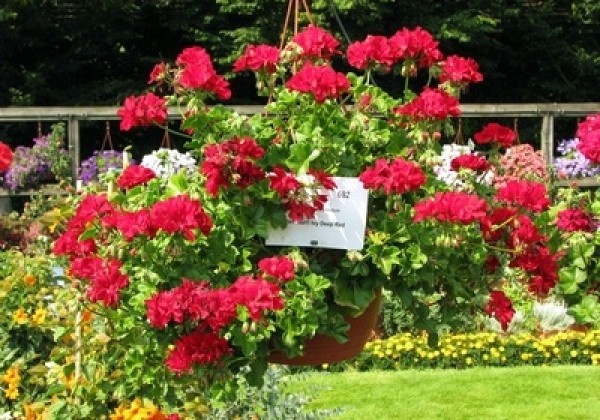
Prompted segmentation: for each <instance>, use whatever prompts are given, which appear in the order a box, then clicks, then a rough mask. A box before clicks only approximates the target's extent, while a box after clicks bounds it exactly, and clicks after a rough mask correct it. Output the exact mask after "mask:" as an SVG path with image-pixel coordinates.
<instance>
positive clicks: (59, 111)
mask: <svg viewBox="0 0 600 420" xmlns="http://www.w3.org/2000/svg"><path fill="white" fill-rule="evenodd" d="M231 108H232V109H234V110H235V111H237V112H239V113H240V114H246V115H250V114H255V113H258V112H262V107H261V106H254V105H240V106H231ZM117 109H118V107H106V106H102V107H9V108H0V123H1V122H17V121H35V122H41V121H55V122H58V121H64V122H66V124H67V145H68V150H69V153H70V155H71V158H72V165H73V174H74V175H76V174H77V169H78V168H79V163H80V159H81V148H80V146H81V143H80V142H81V138H80V122H81V121H94V120H96V121H100V120H101V121H110V120H118V119H119V117H118V116H117ZM461 111H462V118H474V117H479V118H489V119H490V120H492V119H494V118H537V119H541V132H540V147H541V150H542V154H543V156H544V158H545V159H546V162H552V159H553V155H554V140H555V139H554V136H555V134H554V128H555V120H556V119H558V118H566V117H571V118H576V117H583V116H585V115H588V114H592V113H598V112H600V103H596V102H594V103H523V104H517V103H506V104H462V105H461ZM178 115H179V114H178V112H177V110H176V109H172V110H169V117H170V118H177V116H178ZM74 178H75V176H74ZM585 183H588V184H590V185H597V184H596V181H595V180H593V181H590V180H586V181H585Z"/></svg>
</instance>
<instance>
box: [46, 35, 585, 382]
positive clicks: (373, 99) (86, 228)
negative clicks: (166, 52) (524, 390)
mask: <svg viewBox="0 0 600 420" xmlns="http://www.w3.org/2000/svg"><path fill="white" fill-rule="evenodd" d="M344 54H345V58H346V59H347V60H348V64H349V65H350V66H352V67H354V68H356V69H358V70H364V71H365V73H366V74H364V75H357V74H355V73H352V72H345V73H342V72H339V71H338V70H336V69H335V68H334V63H337V62H338V61H339V60H340V58H343V57H342V56H343V55H344ZM246 70H249V71H252V72H254V73H255V75H256V80H257V87H258V89H259V93H260V94H261V95H264V97H265V98H266V100H265V102H266V104H265V112H264V113H260V114H255V115H251V116H249V115H240V114H239V113H237V112H236V111H235V109H234V108H227V107H224V106H222V105H221V104H215V105H211V106H209V105H208V104H207V101H208V100H209V99H216V100H219V101H220V100H224V99H226V98H228V97H229V96H230V93H231V92H230V91H229V86H228V83H227V82H226V81H225V78H224V77H222V76H219V75H218V74H217V73H216V71H215V68H214V67H213V65H212V64H211V62H210V57H209V55H208V53H207V52H206V51H204V50H203V49H202V48H201V47H190V48H188V49H186V50H184V51H183V52H182V53H181V54H180V55H179V56H177V58H176V60H175V62H174V64H168V63H159V64H158V65H157V66H156V67H154V69H153V71H152V73H151V75H150V84H151V85H152V88H153V89H155V90H154V92H155V93H156V92H157V94H158V93H160V94H161V95H164V96H163V97H162V99H161V100H156V99H155V98H152V97H149V96H147V95H149V94H146V100H139V101H138V100H137V99H129V100H127V101H126V104H125V105H124V107H123V108H122V110H121V112H120V115H121V117H122V121H123V124H122V128H123V129H125V130H128V129H131V128H133V127H134V126H136V125H139V126H142V125H145V124H147V123H152V124H154V123H156V124H163V123H164V121H165V118H166V112H167V110H168V109H172V108H168V105H178V109H179V110H180V111H181V117H182V119H183V122H182V125H181V130H182V131H183V132H185V133H187V134H188V135H189V136H188V141H187V143H186V147H188V148H189V149H190V154H191V155H192V156H193V157H194V158H195V159H196V160H197V165H196V166H192V165H191V164H190V168H191V170H185V171H180V172H178V173H174V172H168V173H165V174H164V175H161V174H159V171H158V169H155V168H154V167H148V166H144V163H143V161H142V165H130V166H128V167H127V168H126V169H125V170H124V171H123V172H122V173H121V174H120V176H119V177H118V178H117V180H116V181H117V182H116V187H117V189H116V191H110V193H109V194H91V195H88V196H84V197H81V204H80V205H79V207H78V208H77V210H76V213H75V216H74V217H73V219H72V220H71V221H70V222H69V223H68V229H67V231H66V232H65V234H64V235H63V236H62V237H61V238H60V239H59V240H58V241H57V242H56V244H55V248H54V251H55V253H57V254H59V255H65V256H67V257H68V260H69V265H70V270H71V272H72V273H73V275H75V276H76V277H77V278H79V279H80V284H81V286H83V287H85V288H86V292H87V297H88V298H89V299H90V300H93V301H95V302H97V303H99V304H101V305H102V304H104V305H105V306H107V308H105V309H106V312H105V313H106V314H107V316H114V317H115V318H117V319H120V320H121V322H122V325H125V326H127V328H128V329H127V331H129V330H131V327H132V326H135V327H136V328H138V329H137V330H136V331H140V330H142V331H144V334H143V337H138V336H135V337H131V336H128V335H127V334H129V333H128V332H127V331H125V329H124V328H122V329H121V330H120V331H121V332H122V333H123V335H125V336H126V337H128V339H130V341H131V342H133V343H134V344H133V345H134V347H135V349H137V350H139V349H142V350H139V351H141V352H142V353H143V354H144V355H145V356H148V357H149V358H155V357H156V354H159V355H160V356H161V357H162V360H164V361H165V364H166V367H163V368H165V369H168V370H170V371H171V372H174V373H175V375H173V376H172V378H173V380H179V378H180V377H181V376H184V374H185V375H186V376H187V375H188V374H189V375H201V374H203V373H207V372H210V373H211V374H214V373H215V372H217V371H218V370H222V373H223V375H226V374H227V373H231V372H234V371H236V369H238V368H239V367H240V366H242V365H243V364H249V365H250V368H251V369H252V372H253V375H255V374H260V372H261V369H264V368H265V366H266V361H267V360H268V357H269V354H272V353H273V352H277V353H280V352H285V353H286V355H287V356H289V357H294V356H296V355H301V354H302V353H303V351H304V349H305V347H304V345H305V342H306V340H308V339H311V338H313V337H314V336H315V335H316V334H319V333H323V334H325V335H329V336H331V337H335V338H336V339H338V340H339V341H342V340H343V338H345V337H346V336H347V331H346V329H345V327H346V326H348V322H347V319H348V317H350V316H355V315H358V314H360V313H362V312H363V311H365V309H366V308H367V307H368V305H369V304H370V302H372V301H373V298H374V296H376V295H377V294H378V292H379V289H380V288H381V287H384V288H386V289H388V290H390V292H392V293H395V294H397V295H399V296H402V297H403V303H406V310H407V311H408V312H410V313H411V315H413V316H414V319H415V324H416V325H418V326H419V328H423V329H426V330H428V331H429V333H430V334H431V337H433V338H435V333H436V331H437V330H438V321H439V318H442V319H444V322H448V324H449V325H450V326H455V325H459V324H460V322H461V317H460V314H461V313H474V312H475V311H476V310H479V311H482V310H483V311H485V312H487V313H488V314H491V315H492V316H494V317H496V318H497V319H498V321H499V322H500V323H501V325H502V327H503V328H507V326H508V325H509V323H510V321H511V319H512V318H513V317H514V314H515V312H514V310H513V308H512V303H511V302H510V300H509V298H508V297H507V296H506V295H505V294H504V293H503V291H502V290H500V288H499V287H498V284H499V283H500V280H501V279H502V278H503V277H504V276H505V274H506V272H507V269H508V268H510V269H511V270H508V271H510V272H511V273H513V272H517V273H518V276H519V280H520V281H522V283H523V284H524V286H525V287H526V288H527V289H528V291H529V293H530V294H531V295H535V296H536V297H544V296H546V295H548V294H550V293H551V292H552V290H553V288H555V286H556V284H557V282H558V278H559V266H560V256H561V253H559V252H557V250H556V249H554V248H553V245H554V243H555V242H552V241H551V238H550V235H549V234H548V233H547V231H545V230H544V228H545V227H546V226H555V225H554V222H555V219H550V217H551V216H549V212H548V209H549V205H550V201H549V197H548V191H547V189H546V186H545V185H544V184H543V183H542V182H537V181H534V180H526V179H510V180H507V181H506V182H504V183H503V184H502V185H496V186H494V185H491V183H490V178H491V176H492V175H491V174H493V173H494V171H497V168H496V166H495V165H496V164H497V162H498V161H499V153H500V151H505V150H507V149H510V148H511V147H512V146H513V144H514V142H515V140H516V133H515V132H514V131H513V130H512V129H510V128H508V127H504V126H502V125H500V124H498V123H490V124H488V125H486V126H485V127H483V129H482V130H481V131H480V132H478V133H475V134H474V136H473V139H474V143H473V145H472V147H471V146H466V147H465V148H463V149H460V150H458V149H459V148H456V150H454V149H453V150H452V153H448V155H447V156H444V157H443V159H442V160H443V165H442V166H443V168H441V166H440V158H439V156H440V152H441V151H442V145H441V143H442V141H445V140H446V138H445V136H446V137H447V136H450V135H451V133H450V132H449V131H448V128H449V126H450V121H449V119H450V118H452V117H455V116H459V115H460V107H459V101H458V97H459V95H460V94H462V93H463V92H465V88H466V87H467V85H468V84H469V83H477V82H480V81H481V80H482V76H481V74H480V73H479V71H478V66H477V63H476V62H475V61H474V60H472V59H469V58H462V57H458V56H449V57H445V56H444V55H443V54H442V52H441V51H440V50H439V48H438V42H437V41H435V40H434V39H433V37H432V36H431V34H429V33H428V32H427V31H425V30H424V29H422V28H419V27H417V28H414V29H407V28H404V29H402V30H400V31H398V32H397V33H395V34H394V35H392V36H391V37H383V36H369V37H367V38H366V39H365V40H363V41H359V42H357V43H354V44H352V45H350V46H349V48H348V49H347V50H346V52H345V53H344V51H342V50H341V48H340V43H339V42H338V41H337V40H336V39H335V38H334V37H333V36H331V34H329V33H328V32H327V31H325V30H323V29H321V28H318V27H315V26H309V27H308V28H306V29H305V30H303V31H301V32H299V33H298V34H296V35H294V36H293V37H292V39H291V41H290V43H288V44H287V45H286V46H285V47H282V48H278V47H274V46H269V45H250V46H248V47H247V48H246V49H245V51H244V54H243V55H242V56H241V57H240V58H239V59H238V60H237V61H236V62H235V63H234V71H235V72H241V71H246ZM376 71H384V72H388V73H390V74H401V75H402V76H403V77H404V78H405V80H404V83H403V84H401V85H400V86H404V87H405V90H403V94H402V95H403V96H402V97H401V98H393V97H392V96H391V95H390V94H388V93H387V92H385V91H384V90H383V89H381V88H380V87H378V86H375V85H373V84H372V83H371V82H372V78H371V77H370V75H371V72H376ZM424 72H428V74H427V75H424V74H423V73H424ZM419 73H421V74H419ZM415 76H428V77H415ZM421 81H423V83H422V84H423V85H424V86H421V88H420V89H419V91H418V92H416V91H415V92H412V91H409V88H410V87H411V85H418V84H419V83H421ZM148 98H151V99H150V100H147V99H148ZM136 107H137V108H139V109H136ZM475 143H476V144H477V145H481V146H482V149H485V150H486V152H481V151H475V150H474V149H475ZM446 149H449V148H445V149H444V150H446ZM150 166H151V165H150ZM443 173H453V174H455V177H454V179H455V180H456V181H460V182H462V184H461V186H456V185H454V182H449V183H448V182H446V181H448V179H447V177H446V176H445V175H444V174H443ZM163 176H164V178H163ZM356 181H358V184H359V185H358V186H357V190H354V187H355V186H356V184H357V183H356ZM360 184H362V185H360ZM449 184H450V185H449ZM360 187H364V189H367V190H369V194H368V199H367V200H364V198H365V195H366V194H364V193H365V191H364V190H363V189H362V188H360ZM357 193H358V194H357ZM331 198H334V199H331ZM330 199H331V202H330V201H329V200H330ZM363 205H364V206H366V207H367V209H368V211H367V215H366V217H365V218H364V220H363V219H362V213H361V220H360V222H361V223H356V224H354V223H352V225H353V226H350V225H351V223H349V222H347V220H346V219H342V216H344V217H345V211H346V210H348V211H350V210H352V212H355V213H357V214H358V213H360V212H361V211H362V209H363ZM334 206H336V207H334ZM337 206H339V208H338V207H337ZM342 213H344V214H342ZM352 214H354V213H352ZM580 216H581V215H577V214H568V213H564V214H562V213H561V215H560V216H559V220H558V221H557V225H558V226H560V227H561V228H564V229H565V230H568V229H575V228H577V229H588V228H589V227H588V225H586V224H585V222H584V221H583V220H582V219H583V217H580ZM325 217H332V219H333V221H330V220H329V219H328V220H324V219H325ZM338 217H339V220H338V219H336V218H338ZM538 217H539V218H538ZM539 220H542V222H539ZM363 221H364V225H366V227H365V228H364V232H363V228H362V224H363V223H362V222H363ZM335 222H339V223H335ZM345 222H347V223H345ZM358 225H360V227H355V226H358ZM287 228H290V229H289V231H287V232H284V233H286V234H287V233H289V232H292V233H293V231H294V230H296V228H297V230H298V231H301V233H304V232H305V231H304V230H303V229H305V228H306V229H309V228H311V229H313V228H314V229H315V231H316V232H318V234H319V235H320V234H323V233H324V234H325V235H326V236H327V235H328V233H329V232H334V233H338V230H336V229H338V228H339V229H341V231H342V233H343V234H344V235H346V236H345V237H344V238H343V239H340V240H339V242H340V243H335V244H333V245H331V248H325V247H320V246H318V245H320V244H319V241H320V237H319V238H313V237H312V236H310V235H304V237H302V238H301V239H302V241H306V240H308V241H310V244H311V246H307V245H305V242H302V244H301V245H298V243H299V240H298V238H296V237H295V236H294V235H293V234H290V235H289V236H290V237H292V238H291V240H290V241H289V243H288V242H287V241H288V239H290V238H288V237H285V241H282V242H284V243H285V245H277V246H275V245H270V244H271V243H272V242H271V241H269V239H270V235H272V234H273V230H277V229H287ZM344 229H348V230H344ZM350 229H352V230H353V231H350ZM277 233H280V232H277ZM351 234H352V235H354V234H358V235H360V239H361V243H363V244H364V246H363V247H362V249H352V250H347V249H345V248H344V247H349V246H350V245H346V244H344V243H342V242H344V241H345V240H346V238H347V237H349V236H351ZM311 235H312V232H311ZM316 236H317V235H316ZM317 239H318V240H317ZM312 244H315V245H312ZM328 246H329V245H328ZM352 246H353V247H354V246H355V245H352ZM490 291H493V293H492V294H491V295H489V292H490ZM488 299H489V302H488V303H487V305H486V304H485V302H486V301H487V300H488ZM433 307H435V308H439V313H438V312H437V310H436V311H433V310H432V308H433ZM434 312H435V313H434ZM438 315H439V317H438ZM165 343H168V344H165ZM132 353H133V350H132ZM128 360H129V359H128ZM153 360H154V359H153ZM158 364H160V363H158ZM199 377H200V376H197V377H196V378H194V380H195V379H197V378H199ZM206 378H209V376H206V377H205V378H204V379H206ZM210 378H211V379H212V378H216V377H212V376H211V377H210ZM124 380H127V379H124ZM182 380H183V378H182ZM132 386H133V385H132ZM161 386H162V384H155V385H154V387H155V388H154V389H158V388H160V389H162V388H161Z"/></svg>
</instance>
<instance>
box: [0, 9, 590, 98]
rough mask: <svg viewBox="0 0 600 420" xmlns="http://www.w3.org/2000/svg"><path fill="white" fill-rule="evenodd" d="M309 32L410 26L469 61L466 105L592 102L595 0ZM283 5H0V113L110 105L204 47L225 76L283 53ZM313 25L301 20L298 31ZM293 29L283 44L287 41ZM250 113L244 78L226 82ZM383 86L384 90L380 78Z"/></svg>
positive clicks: (335, 13) (319, 18) (344, 22)
mask: <svg viewBox="0 0 600 420" xmlns="http://www.w3.org/2000/svg"><path fill="white" fill-rule="evenodd" d="M307 3H308V4H310V8H311V18H312V19H313V21H314V22H315V23H316V24H318V25H322V26H324V27H325V28H327V29H329V30H331V31H332V32H334V33H335V34H336V35H337V36H338V38H339V39H340V40H342V41H343V42H344V43H350V42H354V41H358V40H362V39H364V38H365V36H366V35H367V34H379V35H386V36H389V35H392V34H393V33H394V32H395V31H396V30H398V29H399V28H401V27H402V26H407V27H415V26H417V25H419V26H422V27H424V28H425V29H427V30H429V31H431V32H432V33H433V34H434V35H435V36H436V37H437V38H438V39H440V40H443V42H444V44H445V45H446V46H447V47H446V49H447V50H448V52H449V53H456V54H460V55H463V56H468V57H473V58H475V59H476V60H477V61H478V62H479V63H480V65H481V71H482V72H483V73H484V76H485V82H484V83H482V84H480V85H478V86H476V87H474V88H473V89H472V90H471V91H470V92H469V94H468V95H467V96H466V97H465V98H464V99H465V101H469V102H576V101H577V102H579V101H600V93H599V91H598V89H595V88H594V85H595V81H597V80H599V79H600V6H599V5H598V2H597V1H595V0H583V1H567V0H545V1H540V0H475V1H471V2H461V1H458V0H422V1H419V2H409V1H406V0H312V1H308V0H307ZM287 5H288V0H215V1H211V2H206V1H202V2H201V1H195V0H157V1H152V2H147V1H142V0H118V1H117V0H101V1H96V2H81V1H76V0H71V1H58V0H38V1H31V0H6V2H5V4H4V6H0V34H1V35H0V37H1V38H2V42H0V72H1V74H2V78H0V106H8V105H93V104H116V103H119V102H120V101H121V100H122V98H123V96H124V95H127V94H129V93H132V92H139V91H141V90H143V89H145V88H146V86H145V85H143V84H141V83H140V80H144V78H145V77H146V75H147V74H148V72H149V71H150V69H151V68H152V65H153V64H154V63H155V62H156V61H159V60H162V59H165V60H169V59H172V58H173V57H174V56H175V55H176V54H177V52H179V51H180V50H181V49H182V48H183V47H185V46H189V45H191V44H193V43H196V44H200V45H202V46H203V47H205V48H206V49H207V50H209V51H210V53H211V54H212V56H213V57H214V59H215V61H216V63H217V65H218V66H220V67H221V69H220V70H221V71H222V72H225V71H229V69H230V68H231V67H230V66H231V64H232V62H233V60H234V58H235V57H236V56H238V55H239V54H240V53H241V52H242V51H243V49H244V46H245V45H247V44H249V43H269V44H274V45H279V43H280V40H281V33H282V29H283V26H284V21H285V16H286V12H287ZM308 22H309V17H308V15H307V14H306V13H302V14H301V15H300V19H299V21H298V24H299V25H300V26H302V25H305V24H307V23H308ZM294 23H295V22H293V19H292V20H291V21H290V24H289V26H288V30H289V32H288V34H289V33H291V32H293V30H294ZM232 82H233V87H234V91H235V93H236V94H235V96H236V98H238V100H239V101H241V102H244V101H246V102H251V101H253V100H254V99H255V98H253V97H252V94H251V92H252V91H253V89H252V85H253V83H254V81H253V79H251V77H250V76H237V77H236V78H235V79H233V80H232ZM380 83H382V84H386V83H389V82H388V81H387V80H386V78H385V77H384V76H381V80H380Z"/></svg>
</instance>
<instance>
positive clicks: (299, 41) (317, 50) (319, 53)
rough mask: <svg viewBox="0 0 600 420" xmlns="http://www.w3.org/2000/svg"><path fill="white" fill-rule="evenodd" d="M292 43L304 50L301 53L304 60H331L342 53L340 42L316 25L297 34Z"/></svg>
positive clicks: (309, 26)
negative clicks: (339, 48)
mask: <svg viewBox="0 0 600 420" xmlns="http://www.w3.org/2000/svg"><path fill="white" fill-rule="evenodd" d="M292 42H293V43H295V44H296V45H298V46H299V47H300V48H301V49H302V51H301V53H300V57H302V58H308V59H319V58H322V59H324V60H329V59H330V58H331V57H332V56H334V55H336V54H339V53H340V51H339V50H338V47H339V46H340V41H338V40H337V39H335V38H334V37H333V36H332V35H331V34H330V33H329V32H327V31H325V30H324V29H322V28H319V27H318V26H314V25H308V26H307V27H306V29H304V30H303V31H301V32H299V33H298V34H296V35H295V36H294V37H293V38H292Z"/></svg>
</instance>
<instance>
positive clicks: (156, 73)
mask: <svg viewBox="0 0 600 420" xmlns="http://www.w3.org/2000/svg"><path fill="white" fill-rule="evenodd" d="M166 71H167V65H166V64H165V63H162V62H161V63H157V64H155V65H154V67H153V68H152V71H151V72H150V76H149V78H148V84H152V83H161V82H162V81H163V79H164V78H165V75H166Z"/></svg>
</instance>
